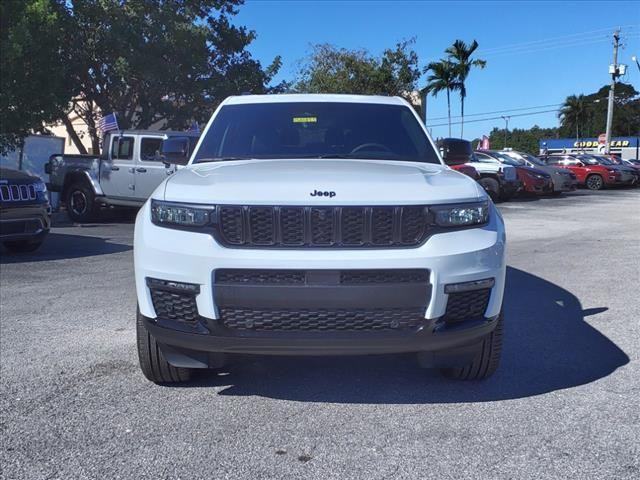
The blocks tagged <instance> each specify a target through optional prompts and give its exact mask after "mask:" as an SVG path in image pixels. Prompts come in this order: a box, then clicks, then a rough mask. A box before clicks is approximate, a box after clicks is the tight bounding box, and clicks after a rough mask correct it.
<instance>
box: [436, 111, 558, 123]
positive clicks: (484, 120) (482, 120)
mask: <svg viewBox="0 0 640 480" xmlns="http://www.w3.org/2000/svg"><path fill="white" fill-rule="evenodd" d="M558 110H559V108H554V109H553V110H541V111H539V112H528V113H516V114H514V115H509V117H510V118H513V117H526V116H529V115H539V114H541V113H550V112H557V111H558ZM500 119H502V116H500V117H489V118H479V119H476V120H465V122H464V123H477V122H487V121H489V120H500ZM461 123H462V122H451V125H459V124H461ZM448 125H449V123H448V122H447V123H437V124H435V125H427V127H428V128H432V127H446V126H448Z"/></svg>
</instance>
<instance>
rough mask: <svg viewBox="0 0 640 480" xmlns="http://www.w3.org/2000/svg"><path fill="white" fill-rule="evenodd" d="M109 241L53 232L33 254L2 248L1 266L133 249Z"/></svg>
mask: <svg viewBox="0 0 640 480" xmlns="http://www.w3.org/2000/svg"><path fill="white" fill-rule="evenodd" d="M107 240H108V239H105V238H104V237H92V236H88V235H86V236H85V235H67V234H64V233H54V232H51V233H49V234H48V235H47V237H46V238H45V240H44V243H43V244H42V246H41V247H40V248H39V249H38V250H37V251H35V252H33V253H21V254H12V253H9V252H8V251H7V250H6V249H5V248H4V247H1V246H0V265H2V264H9V263H26V262H29V263H30V262H45V261H49V260H61V259H70V258H82V257H93V256H95V255H107V254H110V253H120V252H126V251H127V250H132V249H133V247H132V246H131V245H124V244H122V243H111V242H109V241H107Z"/></svg>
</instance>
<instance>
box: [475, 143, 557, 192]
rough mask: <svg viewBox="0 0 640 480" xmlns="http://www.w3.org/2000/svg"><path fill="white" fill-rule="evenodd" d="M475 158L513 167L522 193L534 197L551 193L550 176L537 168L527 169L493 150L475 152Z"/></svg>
mask: <svg viewBox="0 0 640 480" xmlns="http://www.w3.org/2000/svg"><path fill="white" fill-rule="evenodd" d="M476 157H478V159H480V160H481V161H482V160H494V161H496V162H500V163H504V164H506V165H511V166H513V167H515V169H516V172H517V174H518V180H520V182H522V191H523V192H525V193H531V194H534V195H547V194H551V193H553V180H552V179H551V175H549V174H548V173H547V172H545V171H543V170H540V169H539V168H533V167H528V166H526V165H525V164H524V162H519V161H517V160H515V159H514V158H511V157H510V156H508V155H506V154H504V153H502V152H497V151H495V150H482V151H476Z"/></svg>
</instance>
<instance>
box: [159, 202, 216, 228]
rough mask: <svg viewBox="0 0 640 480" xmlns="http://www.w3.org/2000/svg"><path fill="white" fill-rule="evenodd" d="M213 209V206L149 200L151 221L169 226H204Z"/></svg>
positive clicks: (209, 218) (208, 220)
mask: <svg viewBox="0 0 640 480" xmlns="http://www.w3.org/2000/svg"><path fill="white" fill-rule="evenodd" d="M214 210H215V207H214V206H206V205H190V204H186V203H174V202H163V201H160V200H151V221H152V222H153V223H154V224H155V225H159V226H162V227H170V228H171V227H173V228H192V227H204V226H205V225H207V224H208V223H210V220H211V212H213V211H214Z"/></svg>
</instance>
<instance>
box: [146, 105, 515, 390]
mask: <svg viewBox="0 0 640 480" xmlns="http://www.w3.org/2000/svg"><path fill="white" fill-rule="evenodd" d="M134 260H135V279H136V290H137V297H138V306H139V310H138V312H137V342H138V353H139V358H140V365H141V368H142V371H143V373H144V375H145V376H146V377H147V378H148V379H150V380H152V381H154V382H158V383H170V382H179V381H184V380H187V379H189V378H190V375H191V374H192V370H193V369H194V368H207V367H216V366H220V365H222V364H223V363H224V362H225V360H226V357H227V356H228V355H229V354H268V355H360V354H382V353H394V352H415V353H417V354H418V358H419V360H420V363H421V364H422V365H423V366H428V367H441V368H444V369H445V370H444V371H445V373H446V374H448V375H450V376H452V377H455V378H460V379H479V378H485V377H488V376H489V375H491V374H492V373H493V372H494V370H495V369H496V367H497V365H498V360H499V357H500V350H501V343H502V323H503V320H502V313H501V312H502V296H503V291H504V283H505V231H504V224H503V221H502V218H501V216H500V214H499V212H498V210H497V209H496V208H495V207H494V205H493V203H492V202H491V200H490V199H489V197H488V196H487V194H486V193H485V192H484V190H483V189H482V188H481V187H480V186H479V185H478V184H477V183H476V182H475V181H473V180H472V179H470V178H469V177H467V176H465V175H463V174H461V173H459V172H456V171H454V170H452V169H450V168H449V167H447V166H446V165H444V164H443V162H442V159H441V158H440V156H439V154H438V152H437V149H436V148H435V146H434V144H433V142H432V140H431V139H430V138H429V135H428V133H427V131H426V129H425V127H424V125H423V124H422V122H421V121H420V119H419V117H418V116H417V114H416V112H415V110H414V109H413V108H412V107H411V106H410V105H409V104H408V103H407V102H406V101H404V100H403V99H400V98H390V97H368V96H354V95H266V96H241V97H230V98H228V99H227V100H225V101H224V102H223V103H222V105H221V106H220V107H219V108H218V109H217V110H216V112H215V113H214V115H213V118H212V120H211V121H210V122H209V125H208V126H207V129H206V130H205V131H204V132H203V136H202V138H201V139H200V142H199V144H198V147H197V148H196V151H195V152H194V154H193V155H192V156H191V160H190V162H189V165H188V166H187V167H186V168H183V169H180V170H178V171H177V172H176V173H175V174H174V175H172V176H170V177H169V178H167V179H166V180H165V181H164V182H163V183H162V184H161V185H160V186H159V187H158V188H157V189H156V190H155V191H154V193H153V194H152V195H151V198H150V199H149V200H148V201H147V202H146V203H145V205H144V206H143V208H142V209H141V210H140V211H139V213H138V216H137V219H136V225H135V238H134Z"/></svg>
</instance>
